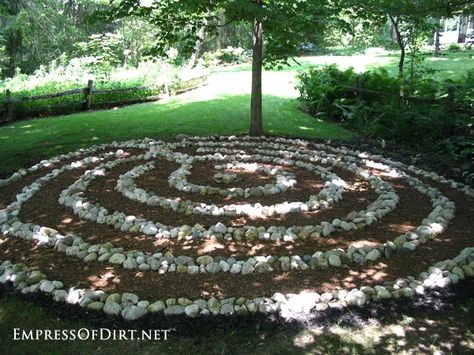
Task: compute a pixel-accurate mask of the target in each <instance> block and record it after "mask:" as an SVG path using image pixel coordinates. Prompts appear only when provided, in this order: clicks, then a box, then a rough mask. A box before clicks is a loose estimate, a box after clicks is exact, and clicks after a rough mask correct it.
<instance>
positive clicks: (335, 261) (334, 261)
mask: <svg viewBox="0 0 474 355" xmlns="http://www.w3.org/2000/svg"><path fill="white" fill-rule="evenodd" d="M328 262H329V265H331V266H335V267H339V266H341V265H342V262H341V258H339V257H338V256H337V255H334V254H332V255H330V256H329V258H328Z"/></svg>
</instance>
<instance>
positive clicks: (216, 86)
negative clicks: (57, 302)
mask: <svg viewBox="0 0 474 355" xmlns="http://www.w3.org/2000/svg"><path fill="white" fill-rule="evenodd" d="M293 78H294V75H293V74H288V73H285V72H269V73H266V74H265V77H264V92H265V97H264V104H263V111H264V125H265V131H266V133H267V134H272V135H281V134H286V135H294V136H301V137H311V138H323V139H340V140H344V139H348V138H350V137H351V134H350V133H349V132H348V131H346V130H344V129H343V128H341V127H340V126H338V125H336V124H333V123H327V122H322V121H320V120H317V119H315V118H312V117H310V116H308V115H306V114H304V113H302V112H301V111H299V110H298V102H297V101H296V99H295V98H296V97H297V92H296V91H295V90H294V88H293V86H294V82H291V80H292V79H293ZM249 86H250V72H249V71H241V72H238V71H237V72H227V73H216V74H215V75H213V76H212V77H211V78H210V82H209V85H208V86H206V87H203V88H200V89H198V90H195V91H193V92H188V93H186V94H183V95H180V96H178V97H175V98H172V99H169V100H165V101H161V102H153V103H147V104H140V105H133V106H128V107H123V108H117V109H114V110H106V111H96V112H88V113H80V114H74V115H68V116H60V117H52V118H44V119H32V120H27V121H18V122H16V123H13V124H10V125H8V126H4V127H1V128H0V151H1V152H2V155H1V170H2V171H3V172H6V171H11V170H12V169H18V168H20V167H23V166H25V165H28V164H31V163H32V162H34V161H37V160H38V159H41V158H44V157H50V156H53V155H57V154H59V153H65V152H68V151H71V150H74V149H76V148H79V147H86V146H90V145H92V144H97V143H106V142H111V141H113V140H126V139H130V138H143V137H153V138H170V137H173V136H174V135H175V134H177V133H185V134H190V135H209V134H245V133H246V132H247V131H248V126H249V106H250V105H249V103H250V96H249Z"/></svg>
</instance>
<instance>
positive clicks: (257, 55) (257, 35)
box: [249, 0, 263, 136]
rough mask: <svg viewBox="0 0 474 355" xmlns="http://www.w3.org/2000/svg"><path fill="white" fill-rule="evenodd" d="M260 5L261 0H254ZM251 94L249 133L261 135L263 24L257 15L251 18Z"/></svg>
mask: <svg viewBox="0 0 474 355" xmlns="http://www.w3.org/2000/svg"><path fill="white" fill-rule="evenodd" d="M256 3H257V4H258V5H259V6H262V0H256ZM252 50H253V52H252V94H251V100H250V132H249V133H250V135H251V136H261V135H263V122H262V64H263V26H262V20H261V19H260V18H259V17H257V16H256V17H254V19H253V48H252Z"/></svg>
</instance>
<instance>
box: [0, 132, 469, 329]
mask: <svg viewBox="0 0 474 355" xmlns="http://www.w3.org/2000/svg"><path fill="white" fill-rule="evenodd" d="M0 197H1V201H2V202H1V205H0V208H1V210H0V230H1V233H2V235H3V236H2V237H1V239H0V240H1V243H0V261H2V264H1V266H0V275H1V276H0V282H1V283H7V282H12V283H13V285H14V286H15V288H16V289H17V290H18V291H19V292H21V293H24V294H27V293H34V292H44V293H47V294H50V295H51V297H53V298H54V300H56V301H58V302H67V303H71V304H78V305H79V306H81V307H84V308H87V309H90V310H96V311H102V312H104V313H105V314H106V315H110V316H120V317H123V318H125V319H126V320H135V319H138V318H141V317H143V316H145V315H147V314H156V313H159V314H164V315H167V316H172V315H182V314H185V315H187V316H189V317H198V316H211V315H229V316H230V315H233V314H238V315H251V314H254V313H257V312H261V313H274V312H278V313H280V314H281V315H283V316H291V315H292V314H295V313H308V312H316V311H321V310H325V309H327V308H339V307H344V306H363V305H365V304H368V303H370V302H372V301H380V300H383V299H387V298H401V297H406V298H412V297H414V296H416V295H420V294H423V293H424V292H425V290H426V289H431V288H435V287H447V286H449V285H451V284H454V283H457V282H459V281H461V280H463V279H464V278H466V277H471V276H474V248H473V247H472V246H473V245H474V244H473V243H472V240H471V236H472V232H473V222H472V221H471V219H470V218H469V216H470V215H471V216H472V211H473V197H474V191H473V189H472V188H470V187H469V186H466V185H464V184H461V183H457V182H454V181H452V180H448V179H445V178H444V177H442V176H439V175H437V174H434V173H430V172H426V171H423V170H420V169H418V168H416V167H413V166H406V165H404V164H402V163H400V162H396V161H392V160H390V159H386V158H384V157H382V156H374V155H370V154H369V153H366V152H361V151H354V150H350V149H348V148H345V147H337V146H332V145H324V144H314V143H310V142H307V141H303V140H291V139H284V138H265V137H259V138H255V137H248V136H244V137H225V136H222V137H186V136H181V137H177V139H176V141H173V142H163V141H156V140H152V139H144V140H137V141H127V142H114V143H112V144H108V145H100V146H93V147H91V148H89V149H81V150H78V151H76V152H72V153H70V154H66V155H62V156H59V157H56V158H54V159H50V160H48V161H42V162H40V163H38V164H36V165H34V166H33V167H30V168H28V169H22V170H20V171H18V172H16V173H15V174H13V175H12V176H11V177H9V178H8V179H5V180H0Z"/></svg>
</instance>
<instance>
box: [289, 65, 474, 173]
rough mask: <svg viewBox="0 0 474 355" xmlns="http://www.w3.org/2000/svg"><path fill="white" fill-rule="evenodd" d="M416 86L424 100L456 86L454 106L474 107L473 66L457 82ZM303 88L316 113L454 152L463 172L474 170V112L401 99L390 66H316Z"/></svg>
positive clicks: (303, 77)
mask: <svg viewBox="0 0 474 355" xmlns="http://www.w3.org/2000/svg"><path fill="white" fill-rule="evenodd" d="M412 86H413V87H412V89H413V95H416V96H418V97H420V98H442V97H446V96H447V93H448V88H450V87H454V88H455V102H454V105H455V106H456V107H457V108H459V109H463V110H465V111H466V112H469V110H473V109H474V70H472V71H470V72H468V73H466V75H465V76H464V77H463V78H462V79H460V80H457V81H452V80H450V81H448V80H446V81H444V82H438V81H437V80H435V79H434V78H430V77H422V78H421V79H419V80H417V81H416V82H413V83H412ZM355 88H359V89H362V90H363V91H362V92H357V91H355V90H354V89H355ZM298 89H299V91H300V98H299V100H300V101H301V102H302V103H303V104H304V105H305V106H306V107H307V108H308V110H309V112H310V113H311V114H313V115H315V116H318V117H321V118H326V119H331V120H334V121H338V122H341V123H344V124H345V125H346V126H348V127H350V128H352V129H355V130H357V131H358V132H360V133H362V134H364V135H366V136H368V137H377V138H383V139H386V140H389V141H390V140H391V141H394V142H396V143H399V144H404V145H407V146H412V147H416V148H417V149H420V150H429V151H437V152H440V153H444V154H449V155H450V156H453V157H455V158H457V159H459V160H460V161H461V162H462V169H463V171H464V174H467V175H469V174H472V169H473V166H472V160H473V157H474V140H473V139H472V136H473V135H474V115H472V114H471V115H468V114H462V113H453V112H451V111H449V107H448V106H447V105H445V104H423V103H417V102H413V101H412V100H403V99H401V98H400V82H399V80H398V79H397V78H394V77H391V76H390V75H389V74H388V73H387V72H386V71H385V70H380V69H379V70H376V71H368V72H365V73H356V72H355V71H354V70H353V69H352V68H349V69H346V70H340V69H338V68H337V66H335V65H331V66H327V67H321V68H315V67H312V68H310V69H309V70H308V71H306V72H303V73H300V74H299V83H298ZM377 92H378V93H384V94H383V95H381V94H377ZM472 178H473V177H472V176H471V179H472ZM466 180H469V178H468V177H467V176H466Z"/></svg>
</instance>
